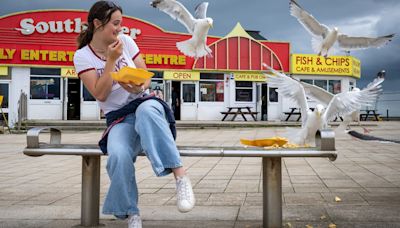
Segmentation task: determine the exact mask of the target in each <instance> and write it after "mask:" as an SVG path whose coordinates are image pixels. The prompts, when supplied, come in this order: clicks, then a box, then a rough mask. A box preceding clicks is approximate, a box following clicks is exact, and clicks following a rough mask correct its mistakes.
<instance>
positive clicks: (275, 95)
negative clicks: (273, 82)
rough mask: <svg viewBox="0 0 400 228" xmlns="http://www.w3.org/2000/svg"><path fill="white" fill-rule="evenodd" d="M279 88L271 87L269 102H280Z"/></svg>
mask: <svg viewBox="0 0 400 228" xmlns="http://www.w3.org/2000/svg"><path fill="white" fill-rule="evenodd" d="M277 90H278V88H271V87H270V88H269V102H278V92H277Z"/></svg>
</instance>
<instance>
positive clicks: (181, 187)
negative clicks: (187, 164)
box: [177, 178, 190, 200]
mask: <svg viewBox="0 0 400 228" xmlns="http://www.w3.org/2000/svg"><path fill="white" fill-rule="evenodd" d="M177 183H178V200H189V198H190V192H189V191H190V190H189V183H188V181H187V180H184V179H183V178H182V179H180V180H178V182H177Z"/></svg>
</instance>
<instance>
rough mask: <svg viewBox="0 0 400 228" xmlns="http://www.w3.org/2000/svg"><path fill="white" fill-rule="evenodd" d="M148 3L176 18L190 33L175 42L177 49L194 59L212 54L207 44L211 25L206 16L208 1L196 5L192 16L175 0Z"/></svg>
mask: <svg viewBox="0 0 400 228" xmlns="http://www.w3.org/2000/svg"><path fill="white" fill-rule="evenodd" d="M150 5H151V6H153V7H154V8H157V9H159V10H161V11H163V12H164V13H166V14H168V15H169V16H171V17H172V18H173V19H175V20H178V21H179V22H180V23H181V24H183V25H184V26H185V27H186V29H187V30H188V32H189V33H190V34H191V35H192V37H191V38H190V39H188V40H185V41H181V42H177V43H176V47H177V48H178V49H179V51H181V52H182V53H183V54H184V55H186V56H190V57H193V58H196V59H197V58H200V57H203V56H206V55H207V56H210V57H211V56H212V51H211V49H210V48H209V47H208V46H207V34H208V30H209V29H210V28H212V26H213V19H212V18H210V17H207V16H206V14H207V8H208V2H202V3H200V4H199V5H197V6H196V8H195V14H194V16H193V15H192V14H190V12H189V11H188V10H187V9H186V8H185V6H183V5H182V3H180V2H178V1H175V0H154V1H152V2H151V3H150Z"/></svg>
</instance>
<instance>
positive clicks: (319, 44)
mask: <svg viewBox="0 0 400 228" xmlns="http://www.w3.org/2000/svg"><path fill="white" fill-rule="evenodd" d="M289 5H290V14H291V15H292V16H293V17H295V18H296V19H297V20H298V21H299V22H300V24H302V25H303V27H304V28H305V29H306V30H307V31H308V32H309V33H310V34H311V35H312V36H313V37H312V40H311V42H312V48H313V50H314V51H315V52H316V53H318V55H323V56H325V57H327V56H328V53H329V51H330V50H331V48H332V46H333V45H334V44H335V43H336V41H337V42H338V43H339V47H340V48H341V49H342V50H344V51H347V52H349V51H350V50H357V49H366V48H370V47H375V48H379V47H382V46H383V45H385V44H387V43H388V42H390V41H391V40H392V39H393V37H394V34H390V35H387V36H380V37H353V36H348V35H346V34H342V33H339V30H338V28H337V27H333V28H332V29H331V28H329V27H328V26H326V25H324V24H321V23H319V22H318V21H317V19H315V18H314V17H313V16H312V15H311V14H310V13H308V12H307V11H306V10H304V9H303V8H301V6H300V5H299V4H298V3H297V2H296V1H295V0H290V3H289Z"/></svg>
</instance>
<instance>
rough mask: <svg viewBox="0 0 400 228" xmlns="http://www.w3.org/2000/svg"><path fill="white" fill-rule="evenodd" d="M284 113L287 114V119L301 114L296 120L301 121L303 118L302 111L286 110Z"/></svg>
mask: <svg viewBox="0 0 400 228" xmlns="http://www.w3.org/2000/svg"><path fill="white" fill-rule="evenodd" d="M284 114H285V115H287V117H286V119H285V121H288V120H289V118H290V117H291V116H299V117H298V118H297V120H296V121H299V120H300V118H301V113H300V112H284Z"/></svg>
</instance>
